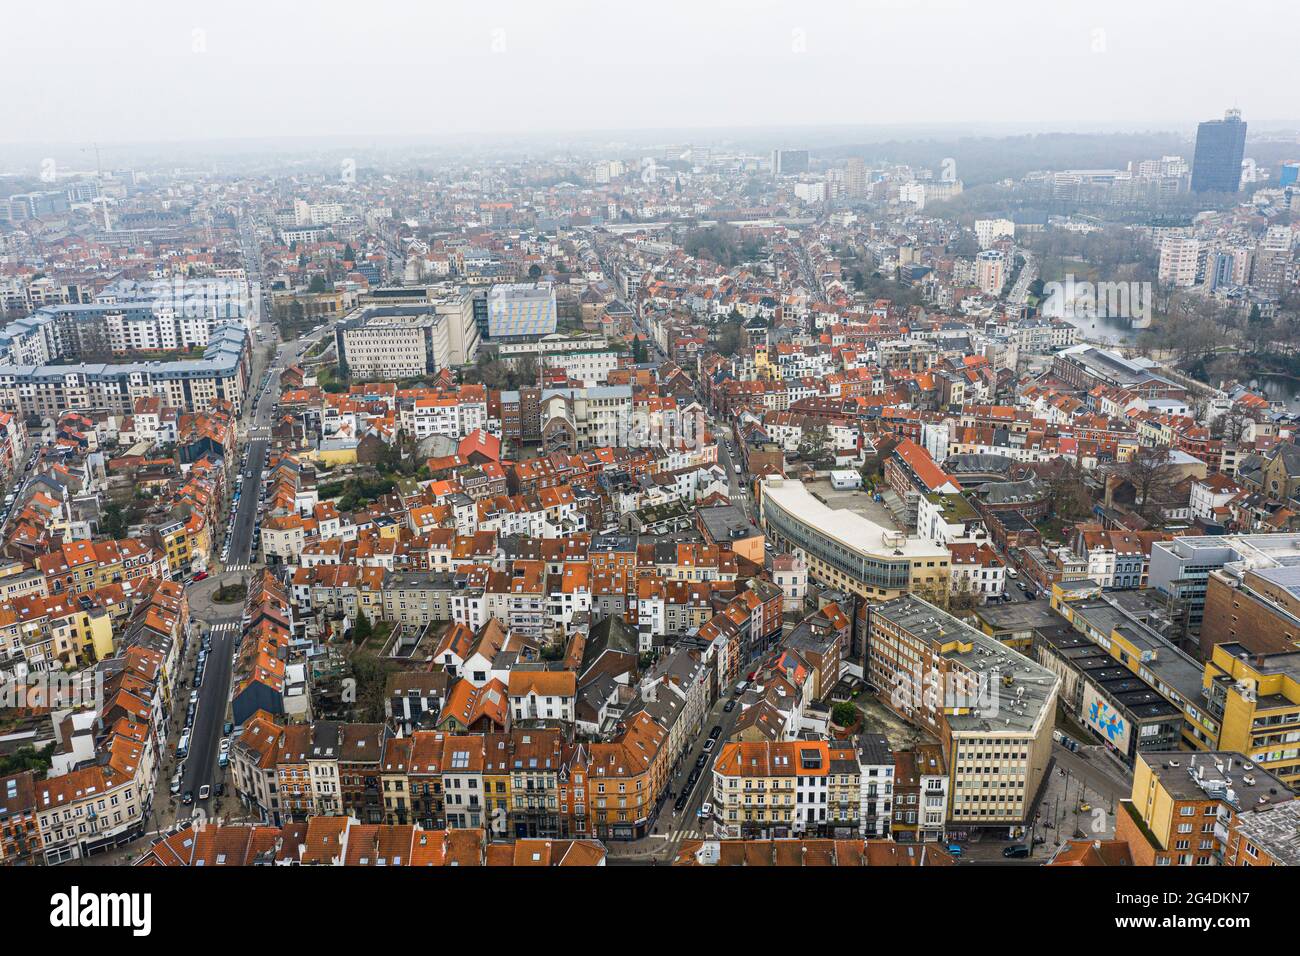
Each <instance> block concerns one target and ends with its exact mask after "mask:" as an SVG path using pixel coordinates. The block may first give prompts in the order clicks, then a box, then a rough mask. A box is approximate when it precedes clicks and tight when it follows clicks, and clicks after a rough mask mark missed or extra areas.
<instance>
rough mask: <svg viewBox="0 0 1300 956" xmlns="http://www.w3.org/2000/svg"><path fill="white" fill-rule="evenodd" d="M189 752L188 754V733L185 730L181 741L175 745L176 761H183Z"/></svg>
mask: <svg viewBox="0 0 1300 956" xmlns="http://www.w3.org/2000/svg"><path fill="white" fill-rule="evenodd" d="M189 752H190V733H189V731H188V730H187V731H186V732H185V733H183V734H181V739H180V741H179V742H178V743H177V744H176V759H177V760H184V759H185V756H186V755H187V754H188V753H189Z"/></svg>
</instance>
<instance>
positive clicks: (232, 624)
mask: <svg viewBox="0 0 1300 956" xmlns="http://www.w3.org/2000/svg"><path fill="white" fill-rule="evenodd" d="M208 630H210V631H211V632H212V633H214V634H221V633H224V632H225V631H237V630H239V622H238V621H222V622H221V623H220V624H213V625H212V626H211V627H210V628H208Z"/></svg>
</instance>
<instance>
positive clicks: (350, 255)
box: [343, 242, 357, 262]
mask: <svg viewBox="0 0 1300 956" xmlns="http://www.w3.org/2000/svg"><path fill="white" fill-rule="evenodd" d="M343 261H344V262H356V261H357V253H356V250H354V249H353V248H352V243H350V242H349V243H348V244H347V245H346V246H344V247H343Z"/></svg>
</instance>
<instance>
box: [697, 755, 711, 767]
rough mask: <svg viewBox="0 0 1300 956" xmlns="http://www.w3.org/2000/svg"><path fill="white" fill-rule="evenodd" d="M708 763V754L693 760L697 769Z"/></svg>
mask: <svg viewBox="0 0 1300 956" xmlns="http://www.w3.org/2000/svg"><path fill="white" fill-rule="evenodd" d="M708 762H709V755H708V754H700V755H699V756H698V757H696V758H695V766H697V767H701V768H702V767H703V766H704V765H705V764H706V763H708Z"/></svg>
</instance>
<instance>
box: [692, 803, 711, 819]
mask: <svg viewBox="0 0 1300 956" xmlns="http://www.w3.org/2000/svg"><path fill="white" fill-rule="evenodd" d="M695 815H696V816H697V817H699V818H700V819H701V820H707V819H708V818H709V817H711V816H713V804H711V803H701V804H700V809H698V810H696V811H695Z"/></svg>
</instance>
